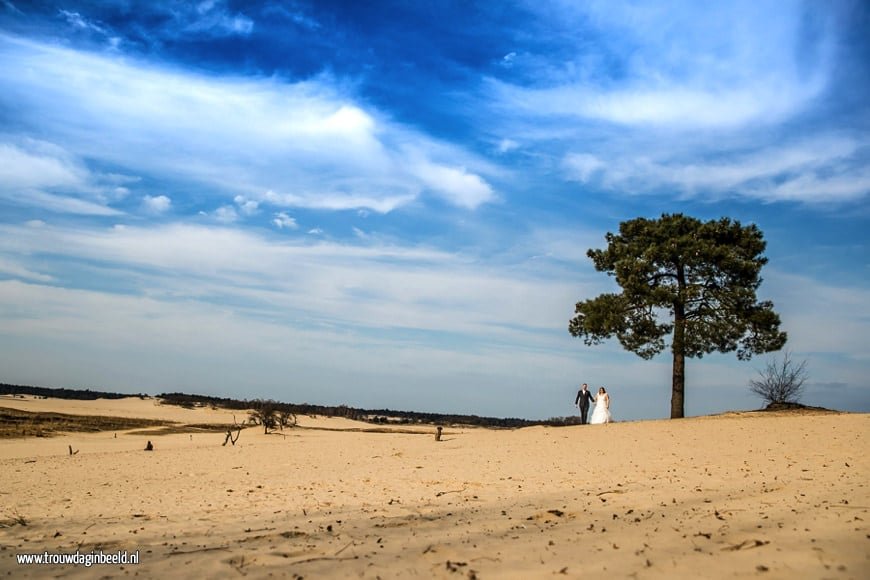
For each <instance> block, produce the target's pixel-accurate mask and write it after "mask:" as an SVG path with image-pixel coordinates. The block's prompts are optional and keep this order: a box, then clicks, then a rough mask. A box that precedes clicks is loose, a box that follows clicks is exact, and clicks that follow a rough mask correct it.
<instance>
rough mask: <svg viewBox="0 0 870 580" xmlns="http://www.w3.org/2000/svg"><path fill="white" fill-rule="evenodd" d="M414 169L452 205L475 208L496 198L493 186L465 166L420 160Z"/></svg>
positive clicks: (423, 180) (422, 179) (433, 189)
mask: <svg viewBox="0 0 870 580" xmlns="http://www.w3.org/2000/svg"><path fill="white" fill-rule="evenodd" d="M412 171H413V173H414V174H415V175H416V176H417V177H419V178H420V180H421V181H422V182H423V183H425V184H426V186H427V187H428V188H429V189H430V190H431V191H432V192H434V193H435V194H436V195H438V196H439V197H441V198H443V199H445V200H446V201H447V202H449V203H451V204H452V205H455V206H458V207H463V208H466V209H475V208H477V207H478V206H480V205H481V204H484V203H487V202H491V201H493V200H495V193H494V192H493V190H492V187H490V185H489V184H488V183H487V182H486V181H485V180H483V179H482V178H481V177H480V176H479V175H475V174H473V173H469V172H468V171H466V170H465V168H464V167H447V166H444V165H437V164H434V163H428V162H420V163H418V164H417V165H416V167H414V168H413V169H412Z"/></svg>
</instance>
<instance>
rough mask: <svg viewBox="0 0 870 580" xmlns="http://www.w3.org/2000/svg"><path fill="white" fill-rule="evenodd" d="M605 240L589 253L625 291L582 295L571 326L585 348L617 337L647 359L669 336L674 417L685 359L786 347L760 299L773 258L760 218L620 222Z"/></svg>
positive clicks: (680, 411)
mask: <svg viewBox="0 0 870 580" xmlns="http://www.w3.org/2000/svg"><path fill="white" fill-rule="evenodd" d="M605 239H606V240H607V248H606V249H604V250H595V249H591V250H589V251H588V252H587V255H588V256H589V257H590V258H591V259H592V261H593V262H594V263H595V269H596V270H598V271H599V272H606V273H607V274H608V275H610V276H615V278H616V283H617V284H619V286H620V287H621V288H622V292H621V293H619V294H601V295H600V296H598V297H597V298H592V299H589V300H585V301H582V302H578V303H577V305H576V308H575V312H576V314H575V316H574V317H573V318H572V319H571V321H570V322H569V324H568V330H569V332H570V333H571V334H572V335H573V336H576V337H581V338H583V339H584V342H585V343H586V344H587V345H594V344H599V343H601V342H602V341H603V340H605V339H607V338H610V337H612V336H616V338H617V339H619V342H620V344H622V346H623V348H625V349H626V350H629V351H631V352H634V353H635V354H637V355H638V356H640V357H642V358H644V359H650V358H652V357H653V356H655V355H657V354H659V353H660V352H662V351H663V350H664V349H665V347H666V345H665V337H666V336H668V335H671V344H670V348H671V352H672V354H673V371H672V388H671V418H679V417H683V416H685V381H686V375H685V357H687V356H688V357H697V358H701V357H702V356H703V355H705V354H709V353H711V352H713V351H719V352H723V353H724V352H731V351H734V350H736V351H737V358H739V359H741V360H747V359H749V358H751V356H752V355H753V354H759V353H764V352H770V351H775V350H779V349H780V348H782V347H783V345H784V344H785V342H786V334H785V333H784V332H781V331H780V330H779V323H780V320H779V316H778V315H777V314H776V313H775V312H774V311H773V304H772V303H771V302H768V301H764V302H757V301H756V296H755V291H756V289H757V288H758V287H759V285H760V284H761V278H760V276H759V273H760V271H761V267H762V266H763V265H764V264H766V263H767V258H765V257H763V256H762V253H763V252H764V249H765V242H764V238H763V236H762V233H761V231H760V230H759V229H758V228H757V227H756V226H755V225H749V226H745V227H744V226H741V225H740V222H737V221H732V220H730V219H728V218H722V219H720V220H711V221H708V222H701V221H699V220H697V219H695V218H692V217H687V216H684V215H682V214H673V215H669V214H663V215H662V217H661V219H645V218H637V219H633V220H629V221H625V222H622V223H621V224H619V234H612V233H610V232H608V233H607V235H606V236H605Z"/></svg>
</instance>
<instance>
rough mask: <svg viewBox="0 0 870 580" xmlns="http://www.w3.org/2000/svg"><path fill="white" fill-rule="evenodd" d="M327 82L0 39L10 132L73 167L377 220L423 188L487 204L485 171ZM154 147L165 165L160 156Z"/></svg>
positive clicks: (0, 87) (461, 201) (469, 203)
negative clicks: (31, 138) (30, 135)
mask: <svg viewBox="0 0 870 580" xmlns="http://www.w3.org/2000/svg"><path fill="white" fill-rule="evenodd" d="M22 70H27V71H29V73H28V74H26V75H24V74H21V71H22ZM336 86H337V85H336V83H334V82H333V81H332V80H331V79H330V78H329V77H326V76H324V77H320V78H315V79H312V80H309V81H305V82H297V83H288V82H283V81H281V80H280V79H277V78H268V79H251V78H240V77H230V76H227V77H221V78H214V77H208V76H205V75H201V74H193V73H188V72H185V71H181V70H177V69H167V68H161V67H158V66H154V65H151V64H143V63H141V62H136V61H135V60H132V59H129V58H128V59H124V60H122V59H120V58H112V57H111V56H107V55H96V54H88V53H84V52H77V51H74V50H70V49H67V48H63V47H59V46H51V45H46V44H39V43H35V42H30V41H24V40H20V39H16V38H13V37H9V36H4V35H2V34H0V106H5V107H14V108H15V110H16V114H17V116H18V121H19V125H21V126H23V127H27V130H28V131H33V132H39V133H40V134H44V135H48V136H50V139H51V140H52V142H54V143H58V144H60V145H61V146H62V147H63V148H64V149H65V150H68V151H71V152H72V153H73V154H74V155H75V156H76V158H87V159H94V160H96V161H98V162H100V163H107V164H111V165H115V166H120V167H123V168H124V170H125V171H127V172H131V173H135V174H149V175H156V176H159V177H160V178H161V179H162V180H164V181H166V180H183V181H184V182H186V183H191V182H193V183H195V184H197V185H199V186H200V187H202V188H207V189H210V190H211V191H214V192H215V193H214V195H215V196H220V197H221V198H222V199H226V198H227V197H229V198H230V199H232V198H234V197H235V196H243V197H244V198H245V199H246V200H247V201H250V202H256V203H258V204H263V203H269V204H271V205H275V206H278V207H306V208H315V209H327V210H346V209H360V208H365V209H370V210H372V211H377V212H379V213H385V212H390V211H393V210H394V209H396V208H398V207H401V206H403V205H407V204H409V203H411V202H413V201H414V200H416V199H417V198H418V196H419V194H420V193H421V191H422V190H423V189H424V187H425V188H430V189H431V190H432V191H435V192H438V193H439V194H440V195H442V197H443V198H444V199H446V200H447V201H448V202H450V203H456V204H457V205H459V206H460V207H467V208H474V207H477V206H478V205H480V203H484V202H486V201H489V200H490V199H492V192H491V188H490V186H489V185H488V183H487V182H486V180H485V178H484V177H483V175H484V174H483V173H481V172H480V171H481V168H483V170H485V171H489V170H491V168H487V164H486V162H484V161H482V160H481V159H479V158H477V157H476V156H474V155H473V154H471V153H469V152H467V151H464V150H462V149H460V148H457V147H453V146H450V145H446V144H443V143H440V142H438V141H435V140H433V139H431V138H428V137H427V136H426V135H424V134H421V133H419V132H418V131H415V130H413V129H410V128H407V127H403V126H401V125H399V124H396V123H394V122H392V121H390V120H389V119H387V118H386V117H385V116H383V115H381V114H380V113H379V112H378V111H377V110H374V109H372V108H371V107H364V106H362V105H360V104H358V103H356V102H354V99H353V97H352V96H349V95H347V94H346V93H345V92H344V91H343V90H341V89H339V88H335V87H336ZM103 135H112V136H113V138H112V139H111V140H107V139H104V138H102V136H103ZM167 142H171V143H173V154H172V155H165V154H164V150H163V144H165V143H167ZM417 164H422V166H423V167H427V166H431V167H432V168H435V171H436V172H438V171H440V173H441V175H439V176H435V177H436V178H437V179H435V180H434V181H433V178H432V177H431V176H428V175H427V173H432V171H428V172H425V171H424V172H423V173H424V175H423V177H424V178H425V179H424V178H421V176H420V175H418V174H417V173H415V172H414V171H409V170H408V168H409V167H413V166H414V165H417ZM73 167H74V166H70V165H62V164H60V165H58V166H57V167H55V168H53V171H54V172H58V171H60V170H63V169H65V170H67V171H69V170H71V169H72V168H73ZM439 168H440V169H439ZM466 168H467V169H466ZM48 174H49V175H50V173H48ZM59 177H60V175H59ZM441 177H444V178H445V180H446V183H445V184H443V185H442V184H440V183H439V182H440V180H441ZM252 192H269V193H263V194H257V193H252ZM240 211H242V212H243V213H244V212H245V209H244V208H240Z"/></svg>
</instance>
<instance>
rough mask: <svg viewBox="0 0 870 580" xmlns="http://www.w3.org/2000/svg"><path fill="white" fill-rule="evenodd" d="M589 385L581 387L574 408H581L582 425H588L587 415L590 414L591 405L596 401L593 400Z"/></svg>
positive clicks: (584, 384)
mask: <svg viewBox="0 0 870 580" xmlns="http://www.w3.org/2000/svg"><path fill="white" fill-rule="evenodd" d="M588 389H589V385H587V384H586V383H583V386H582V387H580V390H579V391H577V398H575V399H574V406H575V407H580V424H581V425H585V424H586V414H587V413H589V403H592V402H594V401H595V399H593V398H592V393H590V392H589V391H588Z"/></svg>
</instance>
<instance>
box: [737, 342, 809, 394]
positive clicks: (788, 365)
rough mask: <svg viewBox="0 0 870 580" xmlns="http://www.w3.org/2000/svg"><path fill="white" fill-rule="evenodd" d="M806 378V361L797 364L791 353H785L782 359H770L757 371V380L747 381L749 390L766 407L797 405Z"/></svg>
mask: <svg viewBox="0 0 870 580" xmlns="http://www.w3.org/2000/svg"><path fill="white" fill-rule="evenodd" d="M807 378H808V374H807V361H806V359H804V360H802V361H800V362H797V361H795V360H794V359H792V356H791V352H789V351H786V352H785V353H784V354H783V356H782V359H778V358H777V357H772V358H770V359H769V360H768V361H767V364H766V365H765V367H764V368H763V369H759V370H758V378H756V379H752V380H750V381H749V390H750V391H752V392H753V393H754V394H756V395H758V396H759V397H761V398H762V399H763V400H764V402H766V403H767V404H768V405H773V404H782V403H797V402H798V401H800V398H801V396H803V390H804V388H803V387H804V383H805V382H806V380H807Z"/></svg>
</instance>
